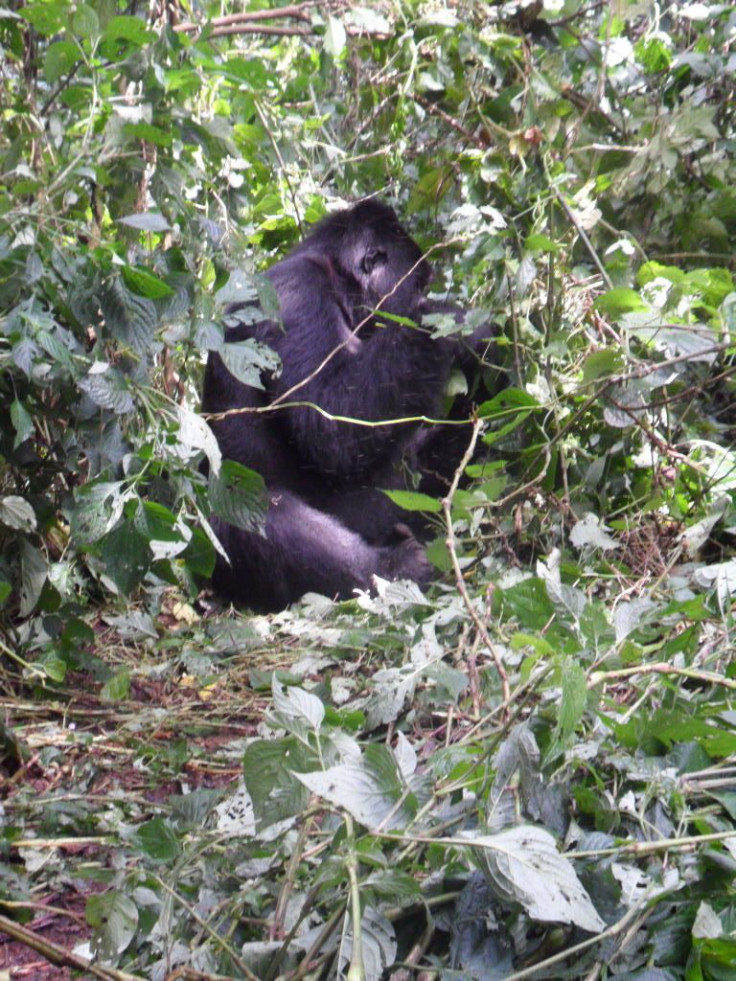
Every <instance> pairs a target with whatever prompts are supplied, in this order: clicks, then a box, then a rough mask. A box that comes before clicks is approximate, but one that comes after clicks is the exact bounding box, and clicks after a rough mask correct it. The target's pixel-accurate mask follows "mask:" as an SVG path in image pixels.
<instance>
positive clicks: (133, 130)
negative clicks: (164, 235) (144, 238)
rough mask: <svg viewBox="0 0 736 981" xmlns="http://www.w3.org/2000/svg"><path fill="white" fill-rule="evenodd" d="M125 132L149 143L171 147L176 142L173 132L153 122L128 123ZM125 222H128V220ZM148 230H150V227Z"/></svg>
mask: <svg viewBox="0 0 736 981" xmlns="http://www.w3.org/2000/svg"><path fill="white" fill-rule="evenodd" d="M124 132H125V135H126V136H131V137H133V138H134V139H136V140H145V141H146V142H147V143H154V144H155V145H156V146H163V147H169V146H171V144H172V143H173V142H174V137H173V135H172V134H171V133H169V132H167V131H166V130H165V129H161V127H160V126H153V125H152V124H151V123H128V124H127V125H126V126H125V129H124ZM157 217H158V216H157ZM123 224H126V222H124V223H123ZM131 227H135V226H131ZM146 230H147V231H148V230H150V229H146ZM157 231H165V229H157Z"/></svg>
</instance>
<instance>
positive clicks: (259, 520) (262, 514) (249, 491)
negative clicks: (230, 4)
mask: <svg viewBox="0 0 736 981" xmlns="http://www.w3.org/2000/svg"><path fill="white" fill-rule="evenodd" d="M209 489H210V506H211V508H212V513H213V514H216V515H217V517H218V518H222V520H223V521H227V523H228V524H231V525H235V527H236V528H242V529H243V530H244V531H254V532H258V533H259V534H264V533H265V527H266V513H267V511H268V491H267V490H266V485H265V483H264V482H263V477H261V475H260V474H257V473H256V472H255V470H249V469H248V468H247V467H244V466H243V465H242V464H240V463H236V462H235V461H234V460H223V461H222V467H221V468H220V472H219V474H217V476H214V475H212V474H210V481H209Z"/></svg>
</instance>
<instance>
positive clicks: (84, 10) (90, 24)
mask: <svg viewBox="0 0 736 981" xmlns="http://www.w3.org/2000/svg"><path fill="white" fill-rule="evenodd" d="M72 30H73V31H74V33H75V34H78V35H79V36H80V37H93V36H95V35H96V34H98V33H99V30H100V22H99V19H98V17H97V14H96V13H95V11H94V8H92V7H90V6H89V5H88V4H86V3H78V4H77V5H76V8H75V9H74V13H73V14H72Z"/></svg>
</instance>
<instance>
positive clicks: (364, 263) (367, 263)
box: [360, 248, 388, 276]
mask: <svg viewBox="0 0 736 981" xmlns="http://www.w3.org/2000/svg"><path fill="white" fill-rule="evenodd" d="M387 259H388V255H387V253H386V251H385V250H384V249H374V248H368V249H367V250H366V252H365V255H364V256H363V258H362V259H361V260H360V269H361V272H364V273H365V274H366V276H370V274H371V273H372V272H373V270H374V269H375V268H376V266H379V265H381V264H382V263H385V262H386V260H387Z"/></svg>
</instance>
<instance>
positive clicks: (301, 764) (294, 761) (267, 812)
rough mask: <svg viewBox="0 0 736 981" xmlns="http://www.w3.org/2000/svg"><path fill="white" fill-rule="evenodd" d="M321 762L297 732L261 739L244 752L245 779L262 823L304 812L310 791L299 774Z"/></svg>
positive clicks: (256, 812)
mask: <svg viewBox="0 0 736 981" xmlns="http://www.w3.org/2000/svg"><path fill="white" fill-rule="evenodd" d="M318 765H319V760H318V758H317V756H316V754H314V753H312V752H310V751H309V750H308V749H307V747H306V746H305V745H304V743H303V742H302V741H301V740H299V739H297V738H295V737H293V736H289V737H287V738H286V739H278V740H267V741H263V740H257V741H255V742H252V743H251V744H250V745H249V746H248V748H247V749H246V751H245V753H244V755H243V779H244V780H245V786H246V788H247V790H248V793H249V794H250V796H251V798H252V800H253V811H254V813H255V816H256V821H257V823H258V825H259V826H261V827H268V826H269V825H270V824H275V823H276V822H277V821H282V820H284V819H285V818H290V817H296V816H297V815H300V814H301V813H302V811H303V810H304V808H305V807H306V805H307V801H308V800H309V791H308V790H307V788H306V787H304V786H303V785H302V784H301V783H300V782H299V780H298V779H297V776H296V775H297V774H298V773H304V772H306V771H308V770H314V769H315V768H316V767H317V766H318Z"/></svg>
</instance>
